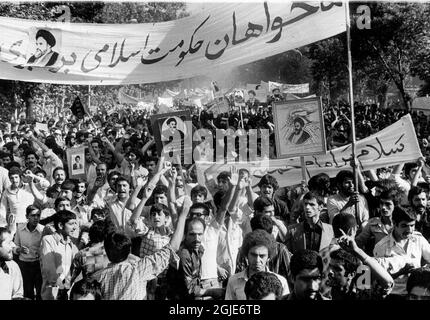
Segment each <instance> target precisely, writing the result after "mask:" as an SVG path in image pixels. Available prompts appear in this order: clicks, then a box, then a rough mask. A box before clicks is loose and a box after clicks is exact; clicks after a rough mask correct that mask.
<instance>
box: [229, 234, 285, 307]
mask: <svg viewBox="0 0 430 320" xmlns="http://www.w3.org/2000/svg"><path fill="white" fill-rule="evenodd" d="M273 246H274V243H273V238H272V236H271V235H270V234H269V233H267V232H266V231H265V230H261V229H260V230H255V231H252V232H251V233H248V234H247V235H246V236H245V239H244V240H243V244H242V250H243V254H244V255H245V256H246V257H247V258H248V267H247V268H246V269H245V270H244V271H242V272H239V273H236V274H234V275H232V276H231V277H230V279H228V283H227V290H226V294H225V300H246V295H245V285H246V282H247V281H248V279H249V278H250V277H252V276H253V275H254V274H255V273H257V272H261V271H266V272H268V271H269V269H268V266H267V263H268V261H269V259H270V258H271V257H272V255H273ZM275 275H276V276H277V278H278V279H279V281H281V283H282V289H283V290H282V295H287V294H289V293H290V289H289V287H288V283H287V280H286V279H285V278H284V277H283V276H281V275H279V274H275Z"/></svg>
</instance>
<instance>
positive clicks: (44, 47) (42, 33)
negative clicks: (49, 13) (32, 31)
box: [27, 29, 58, 67]
mask: <svg viewBox="0 0 430 320" xmlns="http://www.w3.org/2000/svg"><path fill="white" fill-rule="evenodd" d="M56 43H57V41H56V40H55V37H54V35H53V34H52V33H51V32H49V31H47V30H44V29H40V30H38V31H37V33H36V52H35V53H34V54H33V55H32V56H31V57H30V59H28V61H27V64H31V65H32V66H35V67H49V66H52V65H54V64H55V62H57V59H58V52H55V51H53V50H52V48H53V47H55V44H56Z"/></svg>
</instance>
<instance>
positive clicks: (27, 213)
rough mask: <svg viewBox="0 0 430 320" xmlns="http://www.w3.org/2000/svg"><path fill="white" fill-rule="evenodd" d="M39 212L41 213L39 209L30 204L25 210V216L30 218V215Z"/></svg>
mask: <svg viewBox="0 0 430 320" xmlns="http://www.w3.org/2000/svg"><path fill="white" fill-rule="evenodd" d="M35 210H37V211H38V212H40V210H39V208H38V207H36V206H35V205H33V204H30V205H29V206H28V207H27V208H26V209H25V216H28V215H29V214H30V213H32V212H33V211H35Z"/></svg>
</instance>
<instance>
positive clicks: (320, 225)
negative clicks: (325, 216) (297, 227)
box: [303, 220, 323, 231]
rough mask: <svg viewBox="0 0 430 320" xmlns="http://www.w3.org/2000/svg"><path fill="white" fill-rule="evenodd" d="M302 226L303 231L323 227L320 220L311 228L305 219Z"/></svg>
mask: <svg viewBox="0 0 430 320" xmlns="http://www.w3.org/2000/svg"><path fill="white" fill-rule="evenodd" d="M303 227H304V229H305V231H317V230H319V231H322V228H323V226H322V222H321V220H318V221H317V223H316V224H315V226H314V228H311V226H310V224H309V223H308V222H307V221H306V220H305V222H304V223H303Z"/></svg>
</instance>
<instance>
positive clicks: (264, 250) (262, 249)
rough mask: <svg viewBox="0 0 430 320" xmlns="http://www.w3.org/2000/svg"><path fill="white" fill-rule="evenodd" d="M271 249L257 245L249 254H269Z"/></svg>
mask: <svg viewBox="0 0 430 320" xmlns="http://www.w3.org/2000/svg"><path fill="white" fill-rule="evenodd" d="M268 252H269V249H268V248H267V247H266V246H263V245H257V246H254V247H252V248H250V249H249V252H248V253H251V254H268Z"/></svg>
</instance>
